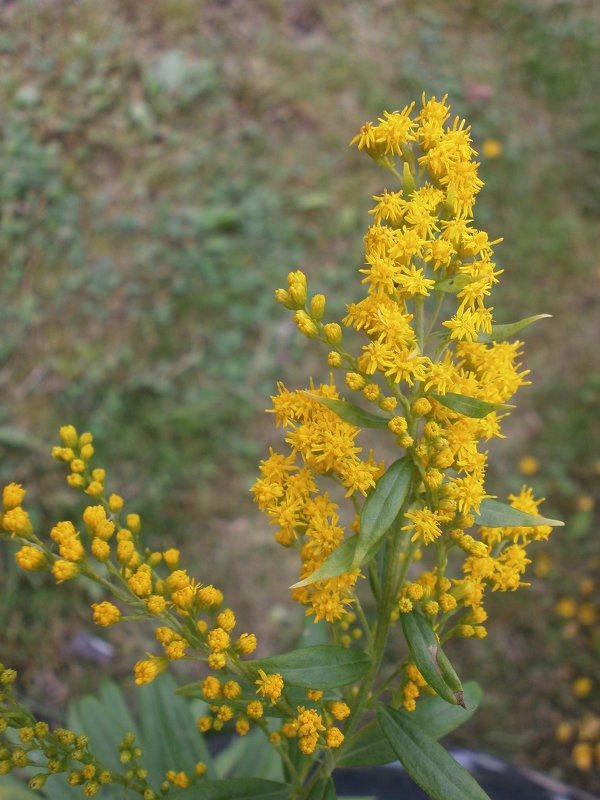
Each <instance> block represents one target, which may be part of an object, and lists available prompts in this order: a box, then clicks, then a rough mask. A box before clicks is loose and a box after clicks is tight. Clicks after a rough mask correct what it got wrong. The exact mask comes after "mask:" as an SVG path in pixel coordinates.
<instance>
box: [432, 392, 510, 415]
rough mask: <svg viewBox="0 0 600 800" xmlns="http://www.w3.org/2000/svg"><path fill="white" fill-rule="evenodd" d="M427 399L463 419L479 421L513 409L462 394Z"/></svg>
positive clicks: (451, 393) (434, 395)
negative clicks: (490, 415) (436, 402)
mask: <svg viewBox="0 0 600 800" xmlns="http://www.w3.org/2000/svg"><path fill="white" fill-rule="evenodd" d="M427 396H428V397H431V398H433V399H434V400H437V401H438V403H441V404H442V405H443V406H446V408H449V409H451V410H452V411H456V412H457V413H458V414H463V415H464V416H465V417H474V418H475V419H481V418H482V417H487V415H488V414H491V413H492V411H501V410H503V409H507V408H514V406H510V405H506V404H505V403H488V402H487V401H486V400H478V399H477V398H476V397H467V396H466V395H464V394H454V392H446V394H433V393H431V394H429V395H427Z"/></svg>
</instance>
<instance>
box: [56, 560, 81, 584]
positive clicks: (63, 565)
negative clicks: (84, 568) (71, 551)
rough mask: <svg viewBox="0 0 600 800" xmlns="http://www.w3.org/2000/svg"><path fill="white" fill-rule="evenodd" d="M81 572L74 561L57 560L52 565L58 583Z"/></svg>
mask: <svg viewBox="0 0 600 800" xmlns="http://www.w3.org/2000/svg"><path fill="white" fill-rule="evenodd" d="M78 573H79V567H78V566H77V564H76V563H74V562H73V561H60V560H59V561H55V562H54V564H53V565H52V574H53V575H54V577H55V579H56V582H57V583H63V581H68V580H71V578H74V577H75V576H76V575H77V574H78Z"/></svg>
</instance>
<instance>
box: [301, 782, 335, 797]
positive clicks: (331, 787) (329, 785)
mask: <svg viewBox="0 0 600 800" xmlns="http://www.w3.org/2000/svg"><path fill="white" fill-rule="evenodd" d="M336 798H337V794H336V791H335V784H334V783H333V781H332V780H331V778H323V779H322V780H320V781H318V783H315V785H314V786H313V787H312V789H311V790H310V792H309V795H308V798H307V800H336Z"/></svg>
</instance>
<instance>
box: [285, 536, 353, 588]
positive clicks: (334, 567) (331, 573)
mask: <svg viewBox="0 0 600 800" xmlns="http://www.w3.org/2000/svg"><path fill="white" fill-rule="evenodd" d="M357 544H358V536H350V538H348V539H344V541H343V542H342V543H341V544H340V545H339V546H338V547H336V549H335V550H334V551H333V553H331V555H329V556H327V558H326V559H325V561H324V562H323V563H322V564H321V566H320V567H318V568H317V569H316V570H315V571H314V572H313V573H312V575H309V576H308V577H307V578H303V579H302V580H301V581H298V582H297V583H294V584H293V585H292V586H290V589H299V588H300V587H301V586H308V585H309V584H311V583H316V582H317V581H325V580H327V579H328V578H337V576H338V575H343V574H344V572H350V571H351V570H352V568H353V567H352V564H353V563H354V554H355V553H356V545H357Z"/></svg>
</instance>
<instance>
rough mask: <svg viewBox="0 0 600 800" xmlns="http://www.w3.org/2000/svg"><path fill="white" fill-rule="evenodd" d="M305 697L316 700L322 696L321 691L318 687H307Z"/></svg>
mask: <svg viewBox="0 0 600 800" xmlns="http://www.w3.org/2000/svg"><path fill="white" fill-rule="evenodd" d="M306 697H307V698H308V699H309V700H313V701H315V702H318V701H319V700H320V699H321V698H322V697H323V692H322V691H321V690H320V689H307V690H306Z"/></svg>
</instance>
